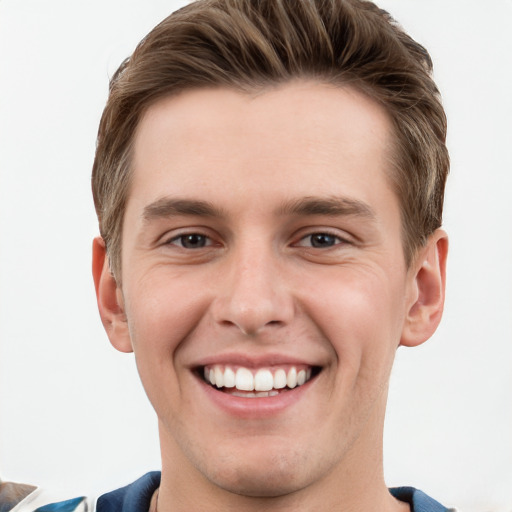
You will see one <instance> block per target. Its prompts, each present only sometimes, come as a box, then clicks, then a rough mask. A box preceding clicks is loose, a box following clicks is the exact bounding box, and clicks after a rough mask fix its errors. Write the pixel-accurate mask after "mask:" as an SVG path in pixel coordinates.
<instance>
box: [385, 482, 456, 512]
mask: <svg viewBox="0 0 512 512" xmlns="http://www.w3.org/2000/svg"><path fill="white" fill-rule="evenodd" d="M389 491H390V492H391V494H392V495H393V496H394V497H395V498H397V499H399V500H401V501H405V502H406V503H409V505H411V512H454V511H455V509H452V508H446V507H445V506H444V505H441V503H439V502H438V501H436V500H434V499H433V498H431V497H430V496H427V495H426V494H425V493H424V492H422V491H420V490H419V489H415V488H414V487H394V488H391V489H389Z"/></svg>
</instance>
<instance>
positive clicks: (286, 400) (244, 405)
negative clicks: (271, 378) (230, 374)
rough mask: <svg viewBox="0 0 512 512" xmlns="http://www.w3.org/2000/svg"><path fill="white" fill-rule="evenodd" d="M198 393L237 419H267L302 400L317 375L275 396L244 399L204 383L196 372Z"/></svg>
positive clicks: (313, 383) (195, 378)
mask: <svg viewBox="0 0 512 512" xmlns="http://www.w3.org/2000/svg"><path fill="white" fill-rule="evenodd" d="M193 374H194V380H195V381H196V383H197V385H198V386H199V392H200V393H202V394H204V395H203V396H206V398H207V400H208V401H209V402H210V403H212V404H213V406H214V407H215V408H217V409H220V410H221V411H222V412H224V413H227V414H228V415H229V416H231V417H234V418H237V419H268V418H272V417H276V416H278V415H279V414H282V413H284V412H285V411H286V410H288V409H290V408H291V407H293V406H294V405H296V404H297V403H298V402H300V401H302V400H304V399H305V398H306V395H307V394H308V393H309V391H310V389H311V388H312V386H314V385H315V383H316V381H317V379H318V375H316V376H314V377H312V378H311V379H310V380H309V381H308V382H306V383H305V384H303V385H301V386H297V387H295V388H293V389H289V390H287V391H284V392H281V393H279V394H278V395H276V396H269V397H251V398H244V397H239V396H233V395H232V394H229V393H224V392H223V391H220V390H219V389H217V388H215V387H214V386H211V385H210V384H208V383H206V382H205V381H204V380H203V379H202V378H201V377H200V375H199V373H198V372H193Z"/></svg>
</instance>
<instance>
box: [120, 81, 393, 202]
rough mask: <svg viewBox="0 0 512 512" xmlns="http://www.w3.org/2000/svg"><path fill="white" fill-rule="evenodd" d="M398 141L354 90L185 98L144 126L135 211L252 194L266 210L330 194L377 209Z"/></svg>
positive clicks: (159, 107)
mask: <svg viewBox="0 0 512 512" xmlns="http://www.w3.org/2000/svg"><path fill="white" fill-rule="evenodd" d="M391 140H392V126H391V122H390V120H389V118H388V115H387V113H386V112H385V110H384V109H383V108H382V107H381V106H380V105H378V104H377V103H376V102H374V101H373V100H371V99H369V98H368V97H366V96H364V95H363V94H361V93H359V92H357V91H356V90H354V89H352V88H349V87H345V88H340V87H335V86H330V85H325V84H319V83H313V82H296V83H291V84H286V85H282V86H279V87H275V88H272V89H265V90H262V91H259V92H257V93H253V94H248V93H241V92H237V91H233V90H229V89H200V90H192V91H186V92H184V93H182V94H180V95H177V96H173V97H169V98H164V99H162V100H159V101H158V102H156V103H155V104H153V105H152V106H151V107H150V108H149V109H148V110H147V112H146V113H145V115H144V116H143V118H142V119H141V121H140V123H139V126H138V128H137V131H136V135H135V140H134V158H133V170H134V174H133V176H132V183H131V191H130V194H129V196H128V203H130V201H131V202H132V203H133V202H134V201H136V202H138V203H139V202H140V204H139V206H140V207H142V206H143V203H144V202H148V201H154V200H156V199H158V196H159V195H160V196H164V195H168V194H178V195H180V196H190V195H197V194H207V195H209V199H210V200H212V201H215V200H216V199H218V200H219V201H222V200H223V199H226V200H227V199H232V198H233V197H237V196H240V197H243V196H244V195H245V194H246V192H247V188H248V187H249V188H250V190H251V195H250V197H251V198H252V199H254V201H258V199H263V198H264V201H265V202H266V203H267V204H268V202H269V201H271V200H272V198H275V199H276V201H277V200H282V199H283V195H286V196H287V199H289V200H293V199H296V198H300V197H301V196H304V195H313V196H318V195H326V194H329V193H330V194H336V195H339V194H342V195H345V194H346V193H356V194H359V196H360V197H358V199H361V200H368V201H369V200H370V198H365V197H364V196H366V195H367V194H368V193H370V192H371V191H372V188H373V189H374V188H375V187H378V186H380V187H384V188H386V189H388V188H389V186H388V183H387V182H388V180H387V174H388V173H387V170H388V169H389V167H390V153H391V146H392V144H391ZM369 184H371V186H370V187H369V186H368V185H369ZM358 185H363V186H358ZM387 192H389V190H388V191H387ZM260 204H263V203H260Z"/></svg>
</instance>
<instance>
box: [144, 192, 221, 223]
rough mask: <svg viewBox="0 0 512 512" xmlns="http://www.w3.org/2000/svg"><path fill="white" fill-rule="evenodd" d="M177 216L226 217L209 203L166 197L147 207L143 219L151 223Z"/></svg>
mask: <svg viewBox="0 0 512 512" xmlns="http://www.w3.org/2000/svg"><path fill="white" fill-rule="evenodd" d="M176 215H196V216H201V217H214V218H219V217H224V216H225V215H224V212H223V211H222V210H220V209H219V208H217V207H216V206H214V205H213V204H212V203H210V202H208V201H200V200H196V199H179V198H169V197H164V198H162V199H158V200H156V201H155V202H154V203H151V204H149V205H147V206H146V207H145V208H144V211H143V213H142V218H143V219H144V220H145V221H146V222H149V221H151V220H155V219H161V218H165V217H173V216H176Z"/></svg>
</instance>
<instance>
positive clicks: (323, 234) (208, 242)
mask: <svg viewBox="0 0 512 512" xmlns="http://www.w3.org/2000/svg"><path fill="white" fill-rule="evenodd" d="M313 237H317V242H319V243H320V244H321V243H322V242H321V240H322V239H323V240H324V241H325V239H329V240H330V241H331V242H332V243H330V244H328V245H324V246H323V247H322V246H321V245H317V246H315V242H314V241H313ZM186 239H189V240H188V242H191V243H194V242H203V244H202V245H201V244H200V245H199V247H186V244H187V243H188V242H186V241H185V240H186ZM194 239H195V240H194ZM197 239H199V240H197ZM308 239H309V240H310V243H311V245H304V244H303V243H302V242H304V241H305V240H308ZM176 242H180V243H176ZM348 243H350V242H349V241H348V240H346V239H344V238H342V237H340V236H338V235H335V234H334V233H330V232H329V231H316V232H313V233H308V234H307V235H304V236H302V237H301V238H300V239H299V241H298V242H297V243H295V244H293V245H294V246H296V247H309V248H313V249H330V248H332V247H335V246H337V245H342V244H348ZM166 244H167V245H177V246H178V247H181V248H182V249H188V250H197V249H204V248H205V247H210V246H212V245H213V241H212V239H211V238H210V237H209V236H208V235H204V234H202V233H193V232H192V233H182V234H180V235H178V236H175V237H173V238H171V239H170V240H169V241H167V242H166Z"/></svg>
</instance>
